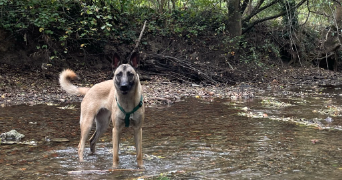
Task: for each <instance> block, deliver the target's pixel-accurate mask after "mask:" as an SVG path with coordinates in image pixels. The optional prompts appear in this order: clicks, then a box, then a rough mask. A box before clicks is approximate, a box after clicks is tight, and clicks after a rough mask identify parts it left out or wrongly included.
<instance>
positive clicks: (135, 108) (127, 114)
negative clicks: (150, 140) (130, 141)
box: [115, 95, 143, 127]
mask: <svg viewBox="0 0 342 180" xmlns="http://www.w3.org/2000/svg"><path fill="white" fill-rule="evenodd" d="M115 99H116V103H117V105H118V107H119V109H120V110H121V111H122V112H123V113H124V114H125V127H129V117H130V116H131V114H133V113H135V111H137V110H138V109H139V108H140V107H141V106H142V105H143V96H142V95H141V98H140V102H139V104H138V105H137V106H135V107H134V108H133V110H132V111H131V112H128V113H127V112H126V111H125V110H124V109H123V108H122V107H121V106H120V104H119V102H118V99H117V98H115Z"/></svg>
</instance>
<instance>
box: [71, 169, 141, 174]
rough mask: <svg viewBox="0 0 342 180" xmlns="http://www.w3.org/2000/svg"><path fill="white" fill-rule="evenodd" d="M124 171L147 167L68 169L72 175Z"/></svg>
mask: <svg viewBox="0 0 342 180" xmlns="http://www.w3.org/2000/svg"><path fill="white" fill-rule="evenodd" d="M122 171H138V172H139V171H145V169H104V170H97V169H89V170H80V171H68V174H71V175H79V174H93V173H107V172H122Z"/></svg>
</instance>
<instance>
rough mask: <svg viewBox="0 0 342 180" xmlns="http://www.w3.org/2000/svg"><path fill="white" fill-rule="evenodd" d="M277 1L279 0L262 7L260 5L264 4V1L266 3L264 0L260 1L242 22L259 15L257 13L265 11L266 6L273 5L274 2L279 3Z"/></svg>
mask: <svg viewBox="0 0 342 180" xmlns="http://www.w3.org/2000/svg"><path fill="white" fill-rule="evenodd" d="M277 2H278V0H274V1H272V2H270V3H269V4H267V5H265V6H263V7H262V8H260V6H261V5H262V3H264V0H260V1H259V2H258V4H257V6H256V7H255V8H254V9H253V11H252V13H251V14H250V15H249V16H247V17H246V18H244V19H243V20H242V22H248V21H249V20H251V19H252V17H253V16H255V15H257V14H258V13H260V12H261V11H263V10H265V9H266V8H268V7H270V6H272V5H274V4H275V3H277Z"/></svg>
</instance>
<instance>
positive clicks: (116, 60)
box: [112, 53, 121, 69]
mask: <svg viewBox="0 0 342 180" xmlns="http://www.w3.org/2000/svg"><path fill="white" fill-rule="evenodd" d="M120 64H121V61H120V56H119V55H118V54H117V53H114V56H113V60H112V68H113V69H116V68H117V67H118V66H119V65H120Z"/></svg>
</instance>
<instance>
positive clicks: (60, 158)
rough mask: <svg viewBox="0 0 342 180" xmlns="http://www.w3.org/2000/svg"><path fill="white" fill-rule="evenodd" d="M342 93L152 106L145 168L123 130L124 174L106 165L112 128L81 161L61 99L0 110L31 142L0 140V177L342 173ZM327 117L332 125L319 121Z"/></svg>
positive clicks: (2, 123) (75, 126)
mask: <svg viewBox="0 0 342 180" xmlns="http://www.w3.org/2000/svg"><path fill="white" fill-rule="evenodd" d="M341 93H342V91H341V90H340V89H326V88H317V89H305V90H303V89H302V90H293V91H276V92H272V91H267V92H263V93H261V94H260V95H258V96H256V97H255V98H254V99H249V100H239V101H237V100H235V101H234V100H231V99H210V98H203V99H202V98H186V99H183V100H182V101H181V102H178V103H176V104H174V105H172V106H170V107H158V108H156V107H149V108H147V110H146V119H145V123H144V126H143V153H144V154H145V155H144V164H145V170H144V171H138V170H137V167H136V162H135V150H134V147H133V144H134V142H133V137H132V136H133V131H132V129H131V128H125V129H124V130H123V135H122V137H121V141H120V142H121V144H120V154H119V158H120V167H119V169H126V170H127V169H130V170H131V171H105V170H110V169H111V165H112V152H111V151H112V144H111V130H110V128H109V129H108V131H107V132H106V133H105V134H104V135H103V136H102V138H101V139H100V141H99V143H98V144H97V153H96V155H91V156H90V155H87V154H88V153H89V152H90V150H89V146H88V144H87V146H86V149H85V161H86V162H84V163H79V162H78V156H77V144H78V141H79V134H80V133H79V104H75V108H71V109H59V108H57V107H64V106H66V105H65V104H63V105H55V106H48V105H36V106H24V105H21V106H11V107H3V108H1V109H0V133H3V132H7V131H9V130H12V129H16V130H17V131H18V132H19V133H22V134H25V135H26V137H25V138H24V139H23V140H22V141H28V142H31V144H30V145H24V144H14V145H4V144H2V145H0V169H1V171H0V177H1V179H139V178H140V179H153V178H154V179H155V178H161V177H169V178H170V179H341V177H342V141H341V137H342V131H341V130H340V125H342V118H341V115H340V107H341V105H340V104H341V100H340V99H341V98H342V97H340V94H341ZM275 102H276V103H275ZM259 115H260V116H259ZM327 117H330V118H331V119H332V120H333V121H332V122H326V118H327ZM305 122H306V123H305ZM53 138H67V139H68V140H69V142H54V141H53ZM84 170H87V171H84ZM93 170H103V171H93Z"/></svg>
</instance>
